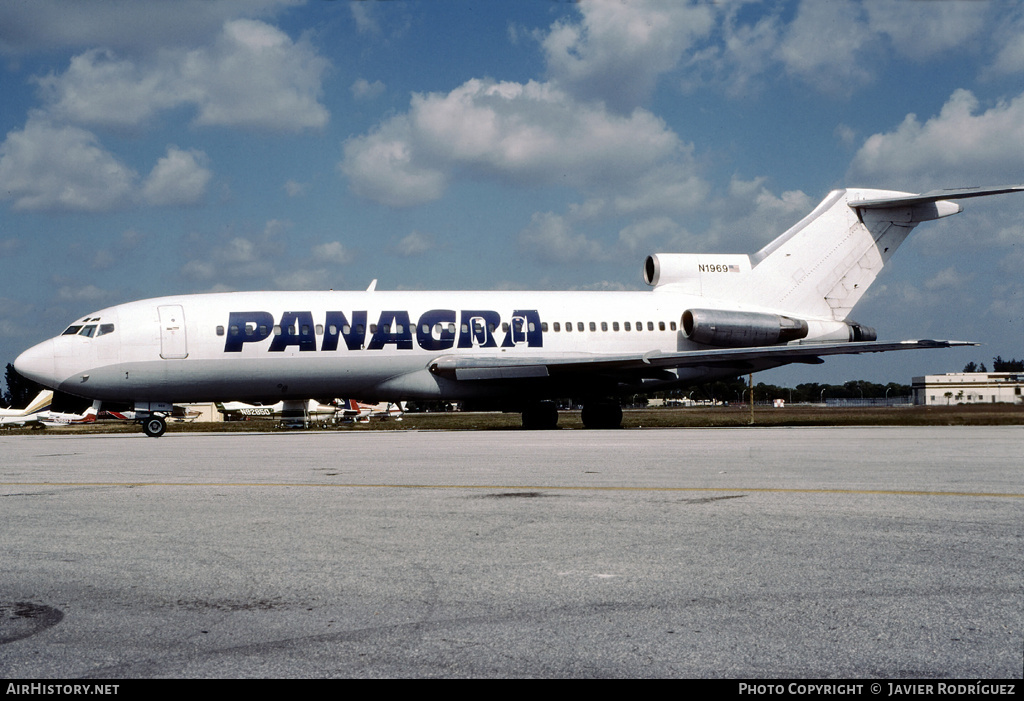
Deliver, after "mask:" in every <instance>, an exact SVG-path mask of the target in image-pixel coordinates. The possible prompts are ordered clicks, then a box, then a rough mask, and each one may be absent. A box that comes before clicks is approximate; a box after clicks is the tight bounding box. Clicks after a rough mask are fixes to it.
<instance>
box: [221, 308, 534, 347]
mask: <svg viewBox="0 0 1024 701" xmlns="http://www.w3.org/2000/svg"><path fill="white" fill-rule="evenodd" d="M460 319H461V324H460V323H458V322H459V320H460ZM366 320H367V312H365V311H354V312H352V320H351V322H350V321H349V318H348V316H346V314H345V313H344V312H340V311H329V312H327V313H326V315H325V318H324V325H323V327H322V330H318V329H317V326H316V325H315V323H314V320H313V314H312V312H308V311H295V312H284V313H283V314H281V320H280V322H279V323H278V324H276V325H275V324H274V317H273V315H272V314H270V313H269V312H231V313H230V314H229V315H228V330H227V340H226V341H225V342H224V352H225V353H240V352H241V351H242V348H243V347H244V346H245V344H247V343H258V342H260V341H264V340H266V339H267V338H269V337H270V336H271V335H273V340H272V341H271V343H270V347H269V348H268V349H267V350H268V352H270V353H280V352H283V351H285V350H286V349H287V348H289V347H291V346H297V347H298V349H299V351H300V352H301V351H316V350H317V347H316V336H317V334H318V333H323V341H322V342H321V344H320V350H321V351H336V350H338V345H339V340H340V339H342V338H343V339H344V340H345V347H346V348H347V349H348V350H362V349H364V348H365V349H366V350H382V349H384V348H385V347H387V346H394V347H395V348H396V349H397V350H412V349H413V336H415V338H416V345H418V346H419V347H420V348H422V349H423V350H428V351H441V350H449V349H451V348H453V347H456V346H457V347H458V348H497V347H498V346H499V344H498V341H497V339H496V337H495V334H496V333H497V332H498V331H499V329H501V330H503V331H504V334H505V335H504V338H503V339H502V341H501V344H500V347H501V348H515V347H516V346H526V347H528V348H540V347H543V345H544V334H543V330H542V328H541V322H540V314H539V313H538V312H537V310H536V309H517V310H515V311H513V312H512V317H511V319H510V320H509V321H508V322H506V323H505V324H502V322H501V314H499V313H498V312H496V311H491V310H488V309H463V310H461V311H460V312H458V313H456V311H455V310H454V309H431V310H430V311H427V312H424V313H423V314H421V315H420V317H419V320H418V321H417V322H416V323H415V325H414V324H412V323H411V321H410V318H409V312H407V311H404V310H387V311H382V312H381V313H380V316H379V317H378V320H377V323H376V324H375V325H368V324H367V323H366ZM367 335H369V341H367Z"/></svg>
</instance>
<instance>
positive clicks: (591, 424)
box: [580, 402, 622, 429]
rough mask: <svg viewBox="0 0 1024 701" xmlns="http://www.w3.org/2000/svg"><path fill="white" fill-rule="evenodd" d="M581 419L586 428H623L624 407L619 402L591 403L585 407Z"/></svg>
mask: <svg viewBox="0 0 1024 701" xmlns="http://www.w3.org/2000/svg"><path fill="white" fill-rule="evenodd" d="M580 418H582V419H583V425H584V426H585V427H586V428H604V429H608V428H621V427H622V407H620V406H619V405H618V403H617V402H590V403H587V404H584V405H583V411H582V413H581V416H580Z"/></svg>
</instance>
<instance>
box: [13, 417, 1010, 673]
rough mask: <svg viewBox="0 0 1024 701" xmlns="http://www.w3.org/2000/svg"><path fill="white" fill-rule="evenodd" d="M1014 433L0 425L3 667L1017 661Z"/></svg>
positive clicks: (948, 668) (375, 668)
mask: <svg viewBox="0 0 1024 701" xmlns="http://www.w3.org/2000/svg"><path fill="white" fill-rule="evenodd" d="M1022 447H1024V428H1021V427H992V428H985V427H937V428H933V427H924V428H770V429H766V428H748V429H661V430H619V431H582V430H578V431H574V430H561V431H540V432H529V431H479V432H474V431H460V432H424V431H389V432H379V433H362V432H361V433H358V434H356V433H352V432H330V433H273V434H270V433H268V434H175V433H171V434H168V435H166V436H164V437H163V438H160V439H149V438H145V437H144V436H142V435H141V434H139V435H137V436H136V435H130V436H125V435H109V436H102V435H94V436H80V437H79V436H45V435H43V436H34V435H33V436H3V435H2V434H0V678H5V679H36V680H38V679H43V678H61V679H73V678H89V679H130V678H143V677H228V678H244V677H302V678H314V677H315V678H319V677H464V676H466V677H729V678H751V677H769V678H770V677H775V678H824V677H838V678H866V677H871V678H888V679H895V678H961V679H964V678H970V679H972V680H977V679H988V678H1007V677H1009V678H1017V679H1019V678H1021V675H1022V669H1024V577H1022V576H1021V573H1022V572H1024V467H1022V465H1024V460H1022V452H1024V451H1022Z"/></svg>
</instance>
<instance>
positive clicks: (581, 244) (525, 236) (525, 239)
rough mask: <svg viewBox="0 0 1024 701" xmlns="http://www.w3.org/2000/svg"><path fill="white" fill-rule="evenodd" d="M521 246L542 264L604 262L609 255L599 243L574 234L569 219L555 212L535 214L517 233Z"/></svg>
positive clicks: (582, 235)
mask: <svg viewBox="0 0 1024 701" xmlns="http://www.w3.org/2000/svg"><path fill="white" fill-rule="evenodd" d="M519 244H520V246H521V247H522V248H523V249H524V250H526V251H527V252H529V253H530V254H531V255H532V256H533V257H534V258H536V259H538V260H540V261H542V262H545V263H571V262H587V261H595V260H604V259H606V258H607V257H608V254H607V252H606V250H605V248H604V246H602V245H601V244H600V243H599V242H597V241H594V240H592V239H589V238H587V236H586V235H584V234H579V233H576V232H575V231H573V227H572V222H571V221H570V219H569V218H567V217H564V216H562V215H559V214H555V213H554V212H537V213H536V214H534V215H533V217H532V218H531V221H530V226H528V227H527V228H526V229H524V230H523V231H521V232H520V234H519Z"/></svg>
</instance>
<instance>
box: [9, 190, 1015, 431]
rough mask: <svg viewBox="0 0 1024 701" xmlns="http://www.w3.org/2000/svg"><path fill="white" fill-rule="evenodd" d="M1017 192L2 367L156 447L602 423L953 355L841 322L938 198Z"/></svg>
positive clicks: (253, 313)
mask: <svg viewBox="0 0 1024 701" xmlns="http://www.w3.org/2000/svg"><path fill="white" fill-rule="evenodd" d="M1022 190H1024V185H1018V186H1009V187H998V188H973V189H960V190H939V191H933V192H927V193H925V194H922V195H915V194H910V193H904V192H893V191H885V190H867V189H844V190H835V191H833V192H832V193H830V194H829V195H828V197H826V198H825V199H824V200H823V201H822V202H821V204H819V205H818V206H817V207H816V208H815V209H814V211H813V212H811V213H810V214H809V215H807V216H806V217H805V218H804V219H803V220H802V221H800V222H799V223H797V224H796V225H795V226H794V227H792V228H791V229H789V230H788V231H786V232H785V233H784V234H782V235H781V236H779V237H778V238H777V239H775V240H774V241H772V242H771V243H769V244H768V245H767V246H765V247H764V248H762V249H761V250H760V251H758V252H757V253H754V254H753V255H735V254H729V255H716V254H664V253H659V254H657V255H652V256H649V257H648V258H647V260H646V262H645V264H644V270H643V274H644V280H645V281H646V283H647V284H648V285H649V286H650V287H651V288H652V289H651V290H648V291H643V292H508V291H501V292H384V291H377V290H376V289H375V288H376V285H375V284H371V285H370V289H368V290H366V291H365V292H333V291H332V292H230V293H220V294H201V295H184V296H175V297H161V298H157V299H147V300H143V301H140V302H132V303H129V304H122V305H118V306H115V307H110V308H108V309H102V310H100V311H97V312H93V313H92V314H89V315H88V316H86V317H85V318H83V319H80V320H78V321H75V322H74V323H73V324H72V325H71V326H69V327H68V328H67V330H65V331H64V332H63V333H62V334H61V335H60V336H57V337H56V338H52V339H50V340H48V341H44V342H42V343H40V344H39V345H37V346H34V347H33V348H30V349H29V350H27V351H25V352H24V353H22V354H21V356H19V357H18V359H17V360H16V361H15V364H14V365H15V368H16V369H17V371H18V372H19V373H21V374H22V375H24V376H25V377H28V378H30V379H32V380H35V381H36V382H39V383H40V384H42V385H44V386H46V387H51V388H53V389H58V390H60V391H62V392H67V393H69V394H74V395H78V396H82V397H87V398H89V399H94V400H102V401H110V402H132V403H134V405H135V410H136V412H137V416H139V417H140V419H141V421H142V424H143V428H144V430H145V432H146V433H147V434H148V435H150V436H159V435H161V434H162V433H163V432H164V430H165V429H166V421H165V418H164V417H165V416H166V414H167V413H168V412H170V411H171V403H172V402H200V401H224V400H229V399H230V400H242V401H256V402H263V403H268V404H273V403H275V402H277V401H281V400H287V401H294V400H305V399H306V398H308V397H365V398H367V399H368V400H376V401H395V402H397V401H405V400H409V399H445V400H459V401H465V400H472V401H475V402H477V403H481V402H487V403H489V404H490V405H491V406H493V407H495V408H503V409H506V410H516V411H521V412H522V414H523V425H524V426H526V427H528V428H554V427H555V425H556V424H557V421H558V414H557V412H556V410H555V405H554V403H553V402H552V401H550V400H552V399H554V398H557V397H569V396H573V397H582V398H583V399H584V404H583V422H584V424H585V425H586V426H588V427H597V428H611V427H618V426H619V425H620V424H621V421H622V411H621V409H620V408H619V403H618V401H617V399H616V397H618V396H620V395H624V394H636V393H647V392H654V391H658V390H666V389H672V388H673V387H678V386H681V385H683V384H689V383H693V382H704V381H709V380H714V379H717V378H721V377H735V376H736V375H738V374H746V373H749V372H756V371H760V370H766V369H769V368H774V367H778V366H780V365H785V364H787V363H820V362H823V361H822V357H823V356H827V355H836V354H844V353H869V352H880V351H892V350H906V349H915V348H948V347H951V346H958V345H969V344H966V343H964V342H960V341H901V342H882V341H876V340H875V338H876V336H875V331H874V330H873V329H871V328H869V327H867V326H861V325H860V324H858V323H856V322H854V321H851V320H849V318H848V317H849V314H850V312H851V311H852V309H853V307H854V305H855V304H856V303H857V302H858V300H860V298H861V297H862V296H863V294H864V292H865V291H866V290H867V288H868V286H869V285H870V284H871V283H872V282H873V281H874V280H875V277H876V276H877V275H878V273H879V271H880V270H881V269H882V266H883V265H884V264H885V263H886V262H888V260H889V258H890V257H891V256H892V254H893V253H894V252H895V251H896V249H897V247H899V245H900V244H901V243H903V241H904V239H906V237H907V235H908V234H909V233H910V232H911V230H912V229H913V228H914V227H915V226H917V225H918V224H920V223H921V222H925V221H930V220H933V219H939V218H941V217H946V216H949V215H952V214H956V213H958V212H960V211H961V207H960V206H959V205H958V204H956V202H955V200H960V199H966V198H970V197H980V196H984V195H995V194H1000V193H1006V192H1020V191H1022Z"/></svg>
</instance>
